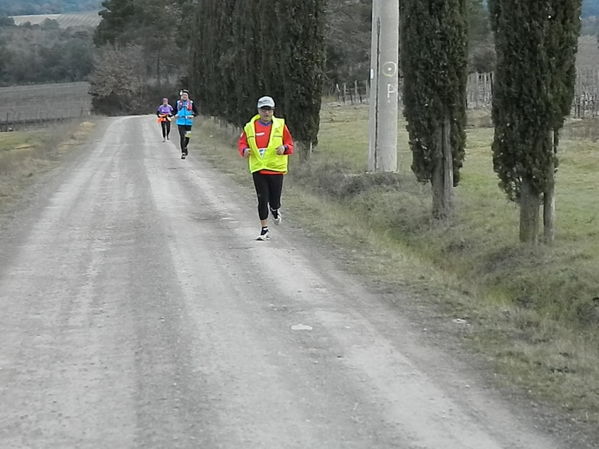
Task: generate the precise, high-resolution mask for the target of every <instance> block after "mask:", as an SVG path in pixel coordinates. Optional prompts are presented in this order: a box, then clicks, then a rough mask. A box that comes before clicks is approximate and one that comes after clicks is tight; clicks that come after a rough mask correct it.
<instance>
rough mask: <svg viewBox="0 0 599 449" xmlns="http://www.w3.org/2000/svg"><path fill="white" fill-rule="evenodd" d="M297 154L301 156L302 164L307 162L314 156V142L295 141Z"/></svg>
mask: <svg viewBox="0 0 599 449" xmlns="http://www.w3.org/2000/svg"><path fill="white" fill-rule="evenodd" d="M295 152H296V153H297V154H298V155H299V159H300V162H302V163H303V162H307V161H309V160H310V157H311V156H312V142H304V141H299V140H296V141H295Z"/></svg>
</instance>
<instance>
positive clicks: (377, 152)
mask: <svg viewBox="0 0 599 449" xmlns="http://www.w3.org/2000/svg"><path fill="white" fill-rule="evenodd" d="M398 41H399V0H373V1H372V47H371V54H370V117H369V146H368V170H369V171H373V172H385V171H386V172H394V171H397V101H398V76H399V74H398V54H399V48H398V47H399V43H398Z"/></svg>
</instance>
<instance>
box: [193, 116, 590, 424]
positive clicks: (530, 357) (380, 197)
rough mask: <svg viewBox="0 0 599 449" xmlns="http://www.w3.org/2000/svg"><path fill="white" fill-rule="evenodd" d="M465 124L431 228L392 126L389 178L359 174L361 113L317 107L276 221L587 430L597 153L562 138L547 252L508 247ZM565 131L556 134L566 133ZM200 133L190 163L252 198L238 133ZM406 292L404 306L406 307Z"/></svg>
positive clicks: (472, 133) (495, 199) (507, 208)
mask: <svg viewBox="0 0 599 449" xmlns="http://www.w3.org/2000/svg"><path fill="white" fill-rule="evenodd" d="M473 116H474V120H473V123H474V124H475V126H471V127H470V128H469V129H468V131H467V132H468V142H467V153H466V161H465V165H464V169H463V172H462V181H461V184H460V186H459V187H458V188H457V189H456V190H455V193H456V213H455V216H454V217H453V218H452V220H451V221H450V222H449V223H448V224H447V225H445V226H439V225H436V224H435V223H433V222H432V220H431V219H430V215H431V193H430V187H429V186H428V185H423V184H420V183H418V182H416V181H415V178H414V176H413V174H412V173H411V170H410V164H411V153H410V151H409V148H408V144H407V140H408V138H407V133H406V131H405V123H404V122H400V128H399V129H400V134H399V142H398V145H399V152H398V160H399V164H400V167H399V172H398V173H393V174H369V173H366V172H365V170H366V167H367V153H368V133H367V130H368V107H367V106H347V107H339V106H333V105H326V106H325V107H324V109H323V111H322V115H321V132H320V135H319V146H318V148H317V149H316V151H315V152H314V154H313V157H312V159H311V161H310V162H309V163H307V164H304V165H300V164H299V161H298V159H297V158H294V159H293V160H292V162H291V169H290V174H289V175H288V176H287V181H286V183H287V184H286V185H287V187H286V189H285V192H284V203H285V205H284V207H285V209H286V210H288V212H287V214H286V220H287V219H291V220H293V222H295V223H296V224H298V225H301V226H302V227H303V228H304V229H305V230H306V231H307V232H310V233H312V234H313V235H314V236H315V237H316V238H320V239H323V240H324V241H326V242H327V243H328V244H330V245H331V246H332V247H334V248H336V250H337V251H339V254H341V256H340V257H339V260H342V261H344V263H345V265H346V266H347V268H348V269H349V270H351V271H354V272H356V273H360V274H361V275H363V276H365V278H366V279H369V280H370V281H371V282H372V285H374V286H379V287H380V288H381V291H383V292H394V291H396V292H398V294H397V298H396V299H395V300H396V301H397V302H398V303H401V305H400V306H401V307H402V310H407V307H408V304H407V303H406V301H407V302H410V301H415V302H416V303H417V304H416V305H413V308H414V309H418V310H420V309H421V308H422V307H424V308H426V309H427V310H428V312H426V313H425V315H426V314H428V316H429V317H430V319H431V321H435V319H440V320H441V321H442V322H443V323H447V322H451V320H450V318H452V317H459V318H463V319H465V320H467V322H468V323H469V327H468V332H465V333H464V334H463V335H461V337H460V338H462V339H463V341H465V342H467V344H468V345H469V347H470V348H471V349H473V350H475V351H477V352H478V353H479V354H480V355H481V356H484V357H485V358H486V359H487V360H488V361H489V362H490V363H491V364H493V366H494V370H495V371H496V372H497V373H498V374H499V378H502V379H505V381H506V382H507V383H509V384H515V385H518V386H519V387H521V388H523V389H524V390H525V391H527V392H530V394H531V395H532V396H533V397H534V398H535V399H536V400H539V401H546V402H548V403H550V404H552V405H553V406H556V407H559V408H561V410H562V411H563V412H564V413H568V414H570V415H571V416H572V418H573V419H575V420H577V421H578V422H580V423H587V424H588V426H589V428H590V429H597V428H599V330H598V329H599V225H598V224H597V220H599V217H598V216H597V215H598V210H599V207H598V203H597V198H599V145H598V144H597V143H596V142H595V141H594V140H593V139H592V138H581V139H576V140H574V139H572V138H564V139H563V141H562V143H561V148H560V156H561V164H560V167H559V171H558V178H557V182H558V185H557V236H556V242H555V244H554V245H553V246H551V247H544V246H542V247H538V248H527V247H523V246H521V245H520V244H519V242H518V216H519V212H518V208H517V206H516V205H514V204H513V203H511V202H509V201H508V200H507V199H506V197H505V195H504V194H503V193H502V191H501V190H500V189H499V187H498V179H497V177H496V175H495V173H494V172H493V169H492V154H491V149H490V146H491V142H492V139H493V130H492V129H491V128H489V127H488V123H489V119H488V114H487V116H486V117H485V114H481V113H480V112H477V113H475V114H473ZM574 125H575V126H576V127H581V126H582V125H580V123H575V124H574ZM572 126H573V124H572V123H569V124H568V128H567V129H566V130H565V131H564V135H572V133H571V132H570V131H571V127H572ZM201 134H202V140H203V141H202V143H201V146H202V153H203V154H206V155H207V157H208V158H209V159H212V160H214V162H215V165H217V166H218V167H219V168H221V169H223V170H225V171H226V172H228V173H230V174H232V175H233V176H234V177H235V178H236V179H237V180H238V181H239V182H241V183H244V184H245V185H247V186H249V187H250V188H251V181H250V178H249V175H248V174H247V171H246V168H245V164H246V162H245V161H244V160H242V159H241V158H239V156H238V155H237V153H236V151H235V149H234V146H235V140H236V137H237V136H238V130H231V129H228V130H222V129H220V128H219V127H218V126H217V125H216V124H215V123H214V122H211V121H205V122H203V123H202V125H201ZM204 135H206V137H204ZM314 217H317V219H314ZM401 292H403V293H401ZM405 292H408V293H409V295H408V296H410V298H415V299H412V300H409V301H408V300H406V298H405V296H406V295H405ZM387 296H389V295H387ZM391 297H394V296H393V294H391ZM402 298H403V299H402ZM433 317H434V318H433ZM439 317H441V318H439ZM441 328H442V329H446V328H443V326H442V327H441ZM448 332H450V330H448Z"/></svg>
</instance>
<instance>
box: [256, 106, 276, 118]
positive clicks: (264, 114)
mask: <svg viewBox="0 0 599 449" xmlns="http://www.w3.org/2000/svg"><path fill="white" fill-rule="evenodd" d="M274 112H275V111H274V109H272V108H269V107H265V108H260V109H258V114H260V120H262V121H263V122H270V121H272V115H273V114H274Z"/></svg>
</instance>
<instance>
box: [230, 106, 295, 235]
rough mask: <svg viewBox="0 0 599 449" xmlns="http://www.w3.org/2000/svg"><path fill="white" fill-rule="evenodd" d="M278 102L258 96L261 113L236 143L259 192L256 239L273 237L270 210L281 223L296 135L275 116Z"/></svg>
mask: <svg viewBox="0 0 599 449" xmlns="http://www.w3.org/2000/svg"><path fill="white" fill-rule="evenodd" d="M274 109H275V102H274V100H273V99H272V98H271V97H261V98H260V99H259V100H258V114H257V115H255V116H254V117H252V119H251V120H250V121H249V122H248V123H247V124H246V125H245V126H244V128H243V132H242V133H241V136H240V137H239V141H238V143H237V147H238V149H239V154H241V156H242V157H244V158H246V159H248V165H249V169H250V172H251V173H252V177H253V179H254V187H255V188H256V195H257V196H258V217H259V218H260V226H261V229H260V235H259V236H258V238H257V240H268V239H270V235H269V231H268V211H269V209H270V213H271V214H272V218H273V221H274V222H275V224H280V223H281V220H282V217H281V211H280V207H281V192H282V190H283V175H285V173H287V160H288V158H289V155H290V154H293V139H292V137H291V133H290V132H289V129H287V125H285V120H284V119H282V118H278V117H275V116H274Z"/></svg>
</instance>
